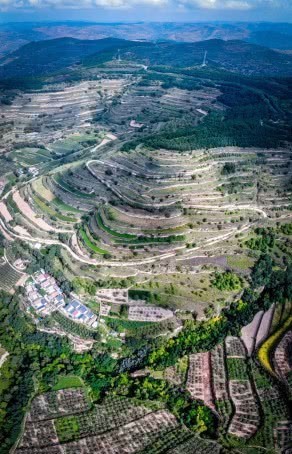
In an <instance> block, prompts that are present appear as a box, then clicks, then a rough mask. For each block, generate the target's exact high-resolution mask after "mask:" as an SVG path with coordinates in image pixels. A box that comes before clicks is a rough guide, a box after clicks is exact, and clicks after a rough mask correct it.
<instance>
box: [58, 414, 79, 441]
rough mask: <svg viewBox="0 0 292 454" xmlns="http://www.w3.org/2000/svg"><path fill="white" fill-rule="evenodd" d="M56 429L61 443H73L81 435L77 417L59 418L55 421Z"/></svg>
mask: <svg viewBox="0 0 292 454" xmlns="http://www.w3.org/2000/svg"><path fill="white" fill-rule="evenodd" d="M55 427H56V431H57V435H58V438H59V440H60V442H61V443H64V442H66V441H71V440H72V439H74V438H75V437H77V436H78V435H79V424H78V419H77V416H67V417H65V418H57V419H56V420H55ZM74 436H75V437H74Z"/></svg>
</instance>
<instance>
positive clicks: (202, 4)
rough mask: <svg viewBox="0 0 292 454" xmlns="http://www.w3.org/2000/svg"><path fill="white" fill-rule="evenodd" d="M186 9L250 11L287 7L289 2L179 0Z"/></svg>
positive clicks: (265, 0)
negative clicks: (260, 8)
mask: <svg viewBox="0 0 292 454" xmlns="http://www.w3.org/2000/svg"><path fill="white" fill-rule="evenodd" d="M180 1H181V3H182V4H184V5H186V6H188V7H197V8H202V9H209V10H210V9H213V10H215V9H218V10H219V9H221V10H222V9H223V10H224V9H229V10H242V11H243V10H250V9H255V8H258V7H265V8H270V7H273V8H281V7H288V6H289V5H290V0H180Z"/></svg>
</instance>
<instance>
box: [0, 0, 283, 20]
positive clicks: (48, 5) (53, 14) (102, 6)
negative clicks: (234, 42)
mask: <svg viewBox="0 0 292 454" xmlns="http://www.w3.org/2000/svg"><path fill="white" fill-rule="evenodd" d="M0 12H1V16H2V17H1V18H0V21H1V23H5V22H34V21H40V22H42V21H53V22H55V21H64V20H71V21H76V20H78V21H86V22H88V21H90V22H97V23H100V22H102V23H112V22H141V21H143V22H190V23H194V22H208V21H217V22H218V21H219V22H238V21H241V22H291V20H292V4H291V2H290V1H289V0H180V1H179V2H176V1H174V0H82V1H80V2H77V1H76V0H24V1H18V0H0ZM154 15H155V18H154V17H153V16H154Z"/></svg>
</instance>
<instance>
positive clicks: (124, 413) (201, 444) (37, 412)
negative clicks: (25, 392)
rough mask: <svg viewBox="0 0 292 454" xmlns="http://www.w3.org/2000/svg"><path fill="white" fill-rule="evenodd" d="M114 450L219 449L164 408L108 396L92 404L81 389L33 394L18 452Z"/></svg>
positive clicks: (102, 451)
mask: <svg viewBox="0 0 292 454" xmlns="http://www.w3.org/2000/svg"><path fill="white" fill-rule="evenodd" d="M109 446H110V449H111V450H114V452H121V450H126V451H127V452H129V453H136V452H143V453H144V452H145V453H146V452H147V453H149V452H151V453H152V452H153V453H157V454H159V453H161V454H162V453H163V452H165V449H167V451H169V452H173V453H180V452H191V450H192V449H200V451H199V452H202V453H206V454H208V453H211V452H214V449H215V452H219V448H218V446H217V445H216V444H215V443H212V442H208V441H207V440H203V439H200V438H198V437H195V436H194V434H193V433H192V432H191V431H189V430H188V429H186V428H185V427H183V426H181V425H180V424H179V423H178V421H177V420H176V418H175V417H174V416H173V415H172V414H171V413H169V412H168V411H166V410H164V409H163V408H159V406H158V407H157V406H156V408H155V403H152V404H151V406H149V407H148V406H147V403H146V406H145V405H141V404H137V403H136V402H134V401H133V400H131V399H126V398H123V397H114V396H109V397H107V398H105V399H104V400H103V402H102V403H101V404H93V403H92V402H90V400H89V398H88V396H87V394H86V391H85V388H71V389H64V390H60V391H51V392H49V393H46V394H42V395H39V396H37V397H36V398H35V399H34V400H33V402H32V406H31V410H30V412H29V414H28V416H27V419H26V423H25V427H24V432H23V435H22V437H21V439H20V441H19V443H18V447H17V449H16V452H19V453H28V452H30V453H31V452H38V450H40V449H41V450H46V452H65V453H68V454H69V453H71V452H73V450H74V452H75V451H76V452H77V451H78V452H80V451H81V450H84V449H85V450H86V452H89V453H92V454H93V453H96V452H98V453H103V454H107V453H108V452H109V451H108V449H109Z"/></svg>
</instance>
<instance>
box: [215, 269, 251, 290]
mask: <svg viewBox="0 0 292 454" xmlns="http://www.w3.org/2000/svg"><path fill="white" fill-rule="evenodd" d="M212 285H213V286H214V287H216V288H218V290H222V291H224V290H227V291H229V292H232V291H234V290H240V289H242V285H243V282H242V279H241V278H240V277H239V276H237V275H236V274H234V273H231V272H230V271H226V272H225V273H215V278H214V280H213V281H212Z"/></svg>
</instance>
